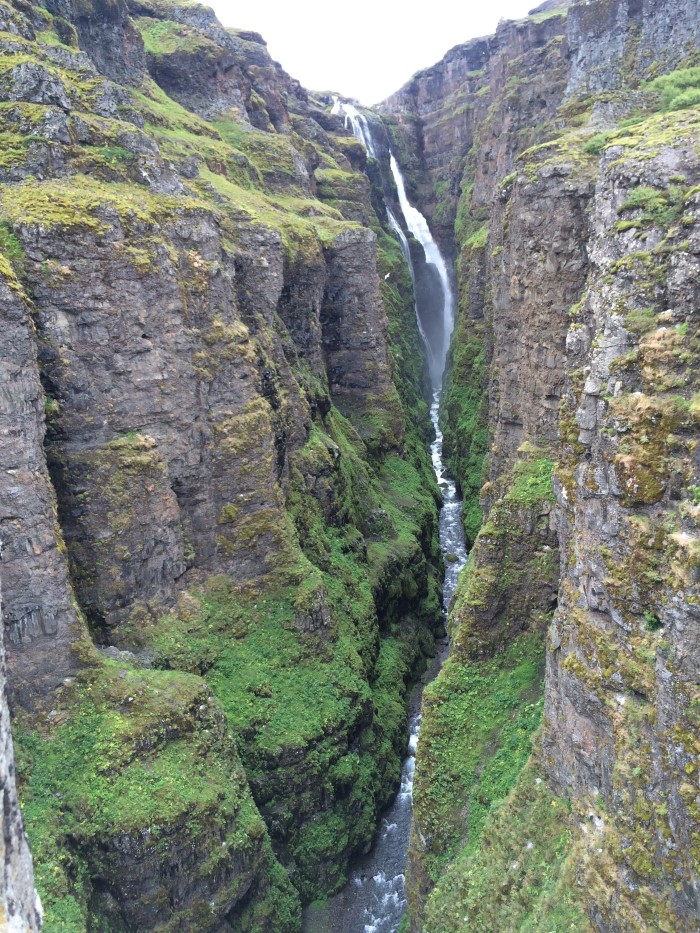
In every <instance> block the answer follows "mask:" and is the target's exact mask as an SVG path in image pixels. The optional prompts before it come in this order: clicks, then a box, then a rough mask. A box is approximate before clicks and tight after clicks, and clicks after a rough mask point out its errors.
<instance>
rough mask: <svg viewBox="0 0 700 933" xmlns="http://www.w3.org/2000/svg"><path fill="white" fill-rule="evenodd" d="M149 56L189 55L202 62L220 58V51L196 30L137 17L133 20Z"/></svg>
mask: <svg viewBox="0 0 700 933" xmlns="http://www.w3.org/2000/svg"><path fill="white" fill-rule="evenodd" d="M134 22H135V24H136V27H137V28H138V30H139V32H140V33H141V38H142V39H143V45H144V48H145V49H146V52H148V53H149V55H153V56H154V57H155V58H163V57H164V56H167V55H172V54H174V53H177V54H180V55H181V54H183V53H189V54H192V55H197V56H199V57H202V58H203V59H204V60H206V59H207V58H210V59H212V60H215V59H218V58H221V55H222V49H221V47H220V46H219V45H217V43H216V42H213V41H212V40H211V39H207V38H206V37H205V36H204V35H203V34H202V33H201V32H199V31H198V30H197V29H194V28H192V27H191V26H187V25H185V24H182V23H176V22H173V21H172V20H168V19H151V18H150V17H141V16H137V17H135V19H134Z"/></svg>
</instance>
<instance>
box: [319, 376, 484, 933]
mask: <svg viewBox="0 0 700 933" xmlns="http://www.w3.org/2000/svg"><path fill="white" fill-rule="evenodd" d="M439 412H440V393H439V392H436V393H435V395H434V397H433V404H432V406H431V409H430V417H431V420H432V423H433V426H434V428H435V440H434V441H433V443H432V444H431V457H432V463H433V468H434V469H435V475H436V477H437V480H438V483H439V485H440V488H441V491H442V494H443V505H442V508H441V509H440V550H441V552H442V555H443V558H444V560H445V579H444V583H443V590H442V595H443V607H444V614H445V624H447V613H448V609H449V605H450V602H451V600H452V596H453V594H454V591H455V587H456V586H457V581H458V579H459V574H460V571H461V570H462V568H463V567H464V566H465V564H466V562H467V549H466V545H465V539H464V528H463V525H462V521H461V510H462V500H461V499H460V498H459V495H458V493H457V487H456V484H455V482H454V480H453V479H451V477H450V476H449V475H448V474H447V472H446V470H445V465H444V463H443V459H442V432H441V431H440V426H439V423H438V418H439ZM435 648H436V652H435V657H434V658H433V659H432V661H431V663H430V664H429V666H428V669H427V670H426V672H425V674H424V675H423V677H422V678H421V680H420V682H419V683H417V684H416V686H415V687H414V689H413V693H412V695H411V700H410V703H409V708H408V734H409V738H408V747H407V754H406V758H405V759H404V762H403V767H402V769H401V785H400V787H399V790H398V793H397V794H396V797H395V798H394V801H393V802H392V804H391V805H390V806H389V807H388V808H387V810H386V811H385V812H384V814H383V816H382V819H381V823H380V825H379V828H378V830H377V835H376V838H375V841H374V845H373V847H372V849H371V851H370V852H369V853H367V855H365V856H363V857H362V858H360V859H358V860H357V862H356V863H355V865H354V867H353V871H352V874H351V876H350V878H349V880H348V883H347V884H346V885H345V887H344V888H343V889H342V891H340V893H339V894H337V895H336V896H335V897H332V898H329V899H328V900H327V901H324V902H322V903H314V904H311V905H310V906H309V907H308V908H307V909H306V910H305V911H304V918H303V930H304V933H396V931H397V930H398V929H399V924H400V923H401V920H402V918H403V916H404V914H405V912H406V907H407V900H406V885H405V871H406V860H407V856H408V843H409V838H410V830H411V814H412V803H413V773H414V770H415V764H416V752H417V748H418V741H419V734H420V724H421V701H422V697H423V689H424V687H425V686H426V684H428V683H430V682H431V681H432V680H434V679H435V677H436V676H437V675H438V673H439V671H440V668H441V667H442V665H443V663H444V661H445V659H446V657H447V655H448V653H449V639H448V638H446V637H444V638H438V639H437V640H436V642H435Z"/></svg>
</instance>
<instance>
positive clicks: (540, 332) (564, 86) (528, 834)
mask: <svg viewBox="0 0 700 933" xmlns="http://www.w3.org/2000/svg"><path fill="white" fill-rule="evenodd" d="M560 6H563V5H560V4H551V5H546V6H545V7H542V8H538V10H535V11H533V14H532V15H531V17H529V18H528V20H526V21H523V22H521V23H515V24H503V25H501V26H500V27H499V30H498V32H497V34H496V36H495V37H493V38H490V39H483V40H481V39H480V40H475V41H474V42H471V43H467V44H466V45H464V46H458V47H456V48H455V49H453V50H452V51H451V52H449V53H448V55H447V56H446V57H445V59H444V60H443V61H442V62H440V63H438V64H437V65H435V66H434V67H433V68H431V69H428V70H427V71H424V72H421V73H419V74H418V75H416V76H415V77H414V78H413V79H412V81H411V82H409V84H408V85H406V87H405V88H403V89H402V90H401V91H399V92H398V93H397V94H395V95H394V96H393V97H392V98H390V99H389V100H388V101H386V102H385V104H384V105H382V108H381V110H382V112H383V113H384V114H385V116H386V120H387V124H388V126H389V129H390V133H392V134H393V138H394V146H395V149H396V150H397V151H399V152H400V153H401V156H402V160H403V163H404V164H405V166H406V168H407V171H408V172H409V173H412V177H413V180H414V187H413V196H414V198H415V199H417V200H418V201H419V202H420V204H421V206H422V209H424V210H425V211H426V213H428V215H429V216H430V217H431V219H432V220H433V221H434V223H435V226H436V229H437V230H439V231H440V233H441V236H442V239H443V241H444V243H445V244H446V247H447V248H448V249H451V250H452V252H453V253H454V254H455V255H456V256H457V263H456V270H457V280H458V285H459V289H460V318H459V320H458V324H457V330H456V334H455V339H454V340H453V346H452V351H451V353H452V367H451V372H450V373H449V376H448V380H447V383H446V387H445V396H444V409H443V420H444V430H445V443H446V450H447V452H448V455H449V457H450V465H451V468H452V469H453V470H454V471H455V473H456V475H457V476H458V477H459V479H460V482H461V484H462V488H463V491H464V493H465V496H466V500H467V501H466V502H465V519H466V522H467V530H468V532H469V533H470V535H471V536H472V537H474V538H476V543H475V546H474V550H473V554H472V558H471V561H470V566H469V568H468V569H467V571H466V575H465V579H464V580H463V581H462V583H461V585H460V588H459V589H458V592H457V594H456V599H455V604H454V607H453V610H452V623H451V624H452V631H453V646H454V647H453V658H452V659H451V660H450V662H448V664H447V665H446V667H445V669H444V671H443V673H442V674H441V675H440V677H439V678H438V680H437V681H436V683H435V685H434V687H432V688H431V689H430V690H429V691H427V693H426V707H425V711H424V725H423V730H424V731H423V733H422V736H423V737H422V739H421V746H420V747H419V755H418V762H417V772H416V785H415V787H416V798H415V826H414V834H413V839H412V843H411V860H410V866H409V876H410V877H409V890H410V901H411V923H412V929H415V930H430V931H431V933H432V931H436V930H457V929H462V928H463V924H464V923H466V922H467V921H468V922H469V928H472V926H473V928H474V929H577V930H578V929H581V930H584V929H590V928H593V929H597V930H601V931H622V930H631V929H634V930H652V929H654V930H656V929H661V930H669V931H671V930H673V931H676V930H691V929H695V928H697V923H698V916H699V915H700V909H699V905H698V900H697V897H698V894H697V892H698V868H699V863H698V857H697V851H696V850H697V846H696V842H695V839H696V837H697V833H698V827H697V825H696V820H697V816H698V813H697V799H698V796H697V795H698V785H697V760H696V759H697V752H698V746H697V742H698V729H697V720H696V717H695V713H694V710H695V706H696V705H697V699H696V687H697V661H698V659H697V657H696V654H697V652H696V641H697V638H696V632H695V628H696V624H697V620H696V615H697V613H696V609H695V600H696V593H695V590H696V585H697V580H696V576H697V574H696V570H695V569H694V568H695V564H696V555H695V549H696V543H697V542H696V536H697V527H696V521H695V518H694V515H695V510H696V508H697V506H696V495H695V491H694V490H695V485H696V482H697V477H696V468H697V467H696V463H695V456H694V453H693V451H694V450H695V446H696V444H697V420H696V417H695V413H694V412H695V398H696V392H697V388H696V385H695V383H696V377H697V373H696V366H695V362H694V359H695V349H694V347H695V330H694V328H695V324H694V313H695V312H694V310H693V309H694V307H695V304H696V302H697V288H696V285H695V277H696V265H697V258H696V255H695V253H696V250H695V241H694V236H695V234H694V230H695V224H696V219H697V218H696V197H697V195H696V191H695V186H696V184H697V178H696V176H697V171H698V160H697V150H696V146H697V139H696V130H695V125H696V122H695V121H696V119H697V109H696V108H697V101H698V99H699V98H698V92H697V85H696V81H697V75H696V74H695V72H694V71H693V70H692V67H689V66H693V65H694V64H695V58H694V57H693V56H694V52H695V49H696V47H697V26H698V20H697V10H696V8H695V7H694V6H693V7H692V9H691V8H690V7H686V5H685V4H676V3H674V2H672V0H669V2H663V3H641V2H640V3H632V2H630V3H627V2H625V3H608V2H604V0H595V2H588V3H584V2H577V3H573V4H571V5H570V6H569V9H568V14H567V11H566V10H558V9H556V8H557V7H560ZM674 69H681V70H676V71H674ZM670 72H673V73H671V74H669V73H670ZM666 75H668V77H666ZM458 197H459V201H457V198H458ZM453 221H454V223H453ZM547 463H548V464H549V468H551V467H552V465H553V467H554V469H553V473H552V480H551V481H550V480H549V474H548V467H547ZM526 477H527V479H525V478H526ZM541 481H543V482H542V485H540V482H541ZM552 490H553V491H554V492H553V491H552ZM554 494H555V495H556V504H555V502H554ZM482 515H483V525H482V527H481V531H480V532H479V533H478V536H477V532H478V529H479V525H480V523H481V521H482ZM538 555H539V557H538ZM545 555H550V556H553V555H558V557H555V558H554V559H553V560H552V561H551V562H550V563H549V566H548V565H547V560H545ZM557 588H558V592H556V591H557ZM553 610H554V611H553ZM537 632H539V633H540V635H539V636H537V637H539V638H544V635H545V632H546V648H547V660H546V674H545V680H544V717H543V719H544V728H543V732H542V736H541V739H540V738H538V739H537V742H536V755H535V757H534V759H533V764H531V765H530V767H531V768H532V767H534V768H535V773H537V772H539V773H540V775H541V777H540V778H537V781H539V782H540V783H542V778H544V779H545V780H546V781H547V782H548V784H549V788H550V792H549V793H550V797H549V798H548V799H547V801H546V806H548V807H549V806H550V804H551V806H559V804H558V803H557V798H559V800H567V801H569V802H570V806H571V807H572V810H573V818H572V821H571V824H570V830H569V833H570V834H569V836H568V838H567V840H566V842H565V843H562V838H563V837H561V836H560V837H558V839H559V842H557V843H556V845H553V839H554V836H553V835H551V834H550V835H547V832H549V831H545V830H544V826H545V824H546V819H545V816H544V810H539V811H538V812H539V814H540V815H539V816H538V817H537V819H536V820H535V819H533V817H532V814H533V813H534V812H535V810H537V807H539V806H540V804H536V802H535V796H533V795H534V785H533V777H532V772H529V771H528V769H525V770H524V771H523V772H522V773H521V774H520V776H519V777H518V774H517V769H513V770H512V771H511V772H510V773H507V772H506V770H505V768H504V765H503V761H504V758H503V755H502V752H501V751H499V743H500V744H501V748H509V750H510V754H509V757H508V760H511V759H512V757H513V756H514V755H517V754H519V752H518V751H517V748H518V746H517V745H515V744H513V740H512V737H511V733H510V732H509V730H508V728H507V727H506V726H504V725H503V724H502V723H501V722H500V721H499V720H498V718H497V716H496V714H495V713H492V714H490V716H491V718H490V719H488V724H489V725H490V727H491V729H492V732H491V738H490V747H486V748H485V749H483V751H482V752H481V753H480V756H479V759H478V760H479V765H478V768H477V769H476V770H475V764H474V748H475V747H479V746H480V743H482V742H483V730H484V728H485V723H484V722H483V721H482V720H483V717H484V716H485V715H486V714H484V713H482V714H481V718H480V713H479V708H478V707H475V706H472V703H473V699H472V698H473V697H474V695H475V690H476V689H477V688H476V687H475V684H477V683H480V681H478V676H479V670H482V671H483V672H484V684H485V685H484V686H481V687H480V688H479V695H480V697H481V704H482V705H481V709H482V710H483V709H485V708H488V703H489V696H490V694H489V691H490V690H491V689H499V687H498V684H499V683H500V682H499V681H498V676H499V675H498V671H499V670H501V668H502V666H506V667H507V666H508V665H509V664H512V654H511V655H509V652H513V651H515V650H517V651H519V652H520V653H521V655H522V656H524V654H525V648H524V647H523V638H526V637H528V633H531V634H532V636H533V637H534V636H535V633H537ZM509 657H510V658H511V660H508V659H509ZM475 665H476V667H475ZM479 665H481V667H479ZM499 665H500V666H499ZM511 670H512V668H511ZM487 675H488V676H487ZM513 676H515V675H514V674H512V673H511V678H512V677H513ZM489 683H491V684H495V685H496V686H494V687H489V686H488V684H489ZM540 689H541V688H540ZM522 702H523V701H522V700H521V701H520V703H522ZM514 708H515V709H519V710H520V713H519V714H518V715H524V710H525V709H527V706H525V705H522V706H518V705H517V703H516V704H515V706H514ZM459 723H467V725H463V726H462V729H463V730H464V736H463V737H460V738H459V739H452V741H448V738H447V737H448V736H449V735H453V736H454V735H455V734H459V733H456V732H455V730H456V729H457V728H458V724H459ZM499 756H500V757H499ZM491 761H499V768H500V771H499V774H500V777H501V780H500V786H499V787H498V788H497V789H496V790H495V791H494V788H493V786H492V785H491V784H490V783H489V780H488V778H485V777H484V773H486V774H488V771H489V768H490V767H491V764H490V762H491ZM479 768H480V769H481V770H478V769H479ZM464 775H466V778H465V777H464ZM475 788H476V790H475ZM509 791H511V796H510V797H508V796H507V795H508V792H509ZM552 793H553V794H554V796H553V797H552V796H551V794H552ZM504 797H505V798H506V800H505V803H504V804H503V810H502V811H501V812H500V815H497V814H495V813H494V814H492V815H491V816H489V817H488V818H486V819H485V818H484V816H483V814H482V811H481V810H480V807H481V806H483V804H484V803H486V804H489V803H490V802H491V801H492V800H493V799H499V798H504ZM544 804H545V801H544V799H543V800H542V805H543V806H544ZM533 807H534V810H533V809H531V808H533ZM505 826H507V827H508V835H509V839H508V840H506V839H505V838H504V827H505ZM538 827H539V828H538ZM561 845H563V848H557V846H561ZM530 851H533V852H537V851H539V852H540V853H542V852H545V853H546V856H545V861H544V862H543V863H540V866H539V867H538V866H536V865H535V864H534V863H533V862H532V861H530V860H529V859H530V856H529V855H528V854H527V853H529V852H530ZM563 852H566V856H565V857H563V856H562V853H563ZM499 859H500V860H501V861H499ZM544 866H546V867H544ZM528 879H529V880H528ZM537 879H539V880H537ZM436 882H437V885H436ZM435 885H436V886H435ZM584 892H585V893H584Z"/></svg>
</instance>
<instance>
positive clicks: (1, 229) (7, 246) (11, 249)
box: [0, 222, 24, 275]
mask: <svg viewBox="0 0 700 933" xmlns="http://www.w3.org/2000/svg"><path fill="white" fill-rule="evenodd" d="M0 253H2V255H3V256H4V257H5V259H6V260H7V261H8V262H9V263H10V264H11V265H12V267H13V268H14V270H15V274H19V275H21V273H22V269H23V267H24V249H23V248H22V244H21V243H20V241H19V240H18V239H17V237H16V236H15V232H14V230H13V229H12V227H11V226H10V224H8V223H6V222H0Z"/></svg>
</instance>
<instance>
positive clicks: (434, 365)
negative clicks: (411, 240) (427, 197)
mask: <svg viewBox="0 0 700 933" xmlns="http://www.w3.org/2000/svg"><path fill="white" fill-rule="evenodd" d="M386 216H387V220H388V221H389V226H390V227H391V229H392V230H393V231H394V233H395V234H396V236H397V237H398V238H399V243H400V244H401V251H402V252H403V255H404V258H405V260H406V262H407V264H408V268H409V269H410V271H411V281H412V282H414V283H415V281H416V273H415V270H414V268H413V258H412V257H411V250H410V247H409V245H408V237H407V236H406V234H405V233H404V232H403V230H402V228H401V224H400V223H399V222H398V220H397V219H396V217H395V216H394V212H393V211H392V209H391V208H390V207H389V206H388V205H386ZM414 292H415V285H414ZM415 307H416V323H417V324H418V332H419V333H420V336H421V340H422V341H423V346H424V347H425V352H426V354H427V356H428V367H429V369H430V373H431V375H432V374H433V373H434V372H435V373H437V372H439V374H440V377H442V372H443V370H444V368H445V367H444V361H443V365H440V363H439V362H437V361H436V360H435V357H434V355H433V348H432V347H431V346H430V341H429V340H428V336H427V334H426V333H425V330H424V329H423V323H422V321H421V319H420V314H419V313H418V304H416V306H415ZM435 381H436V380H435V379H434V378H433V382H435Z"/></svg>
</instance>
